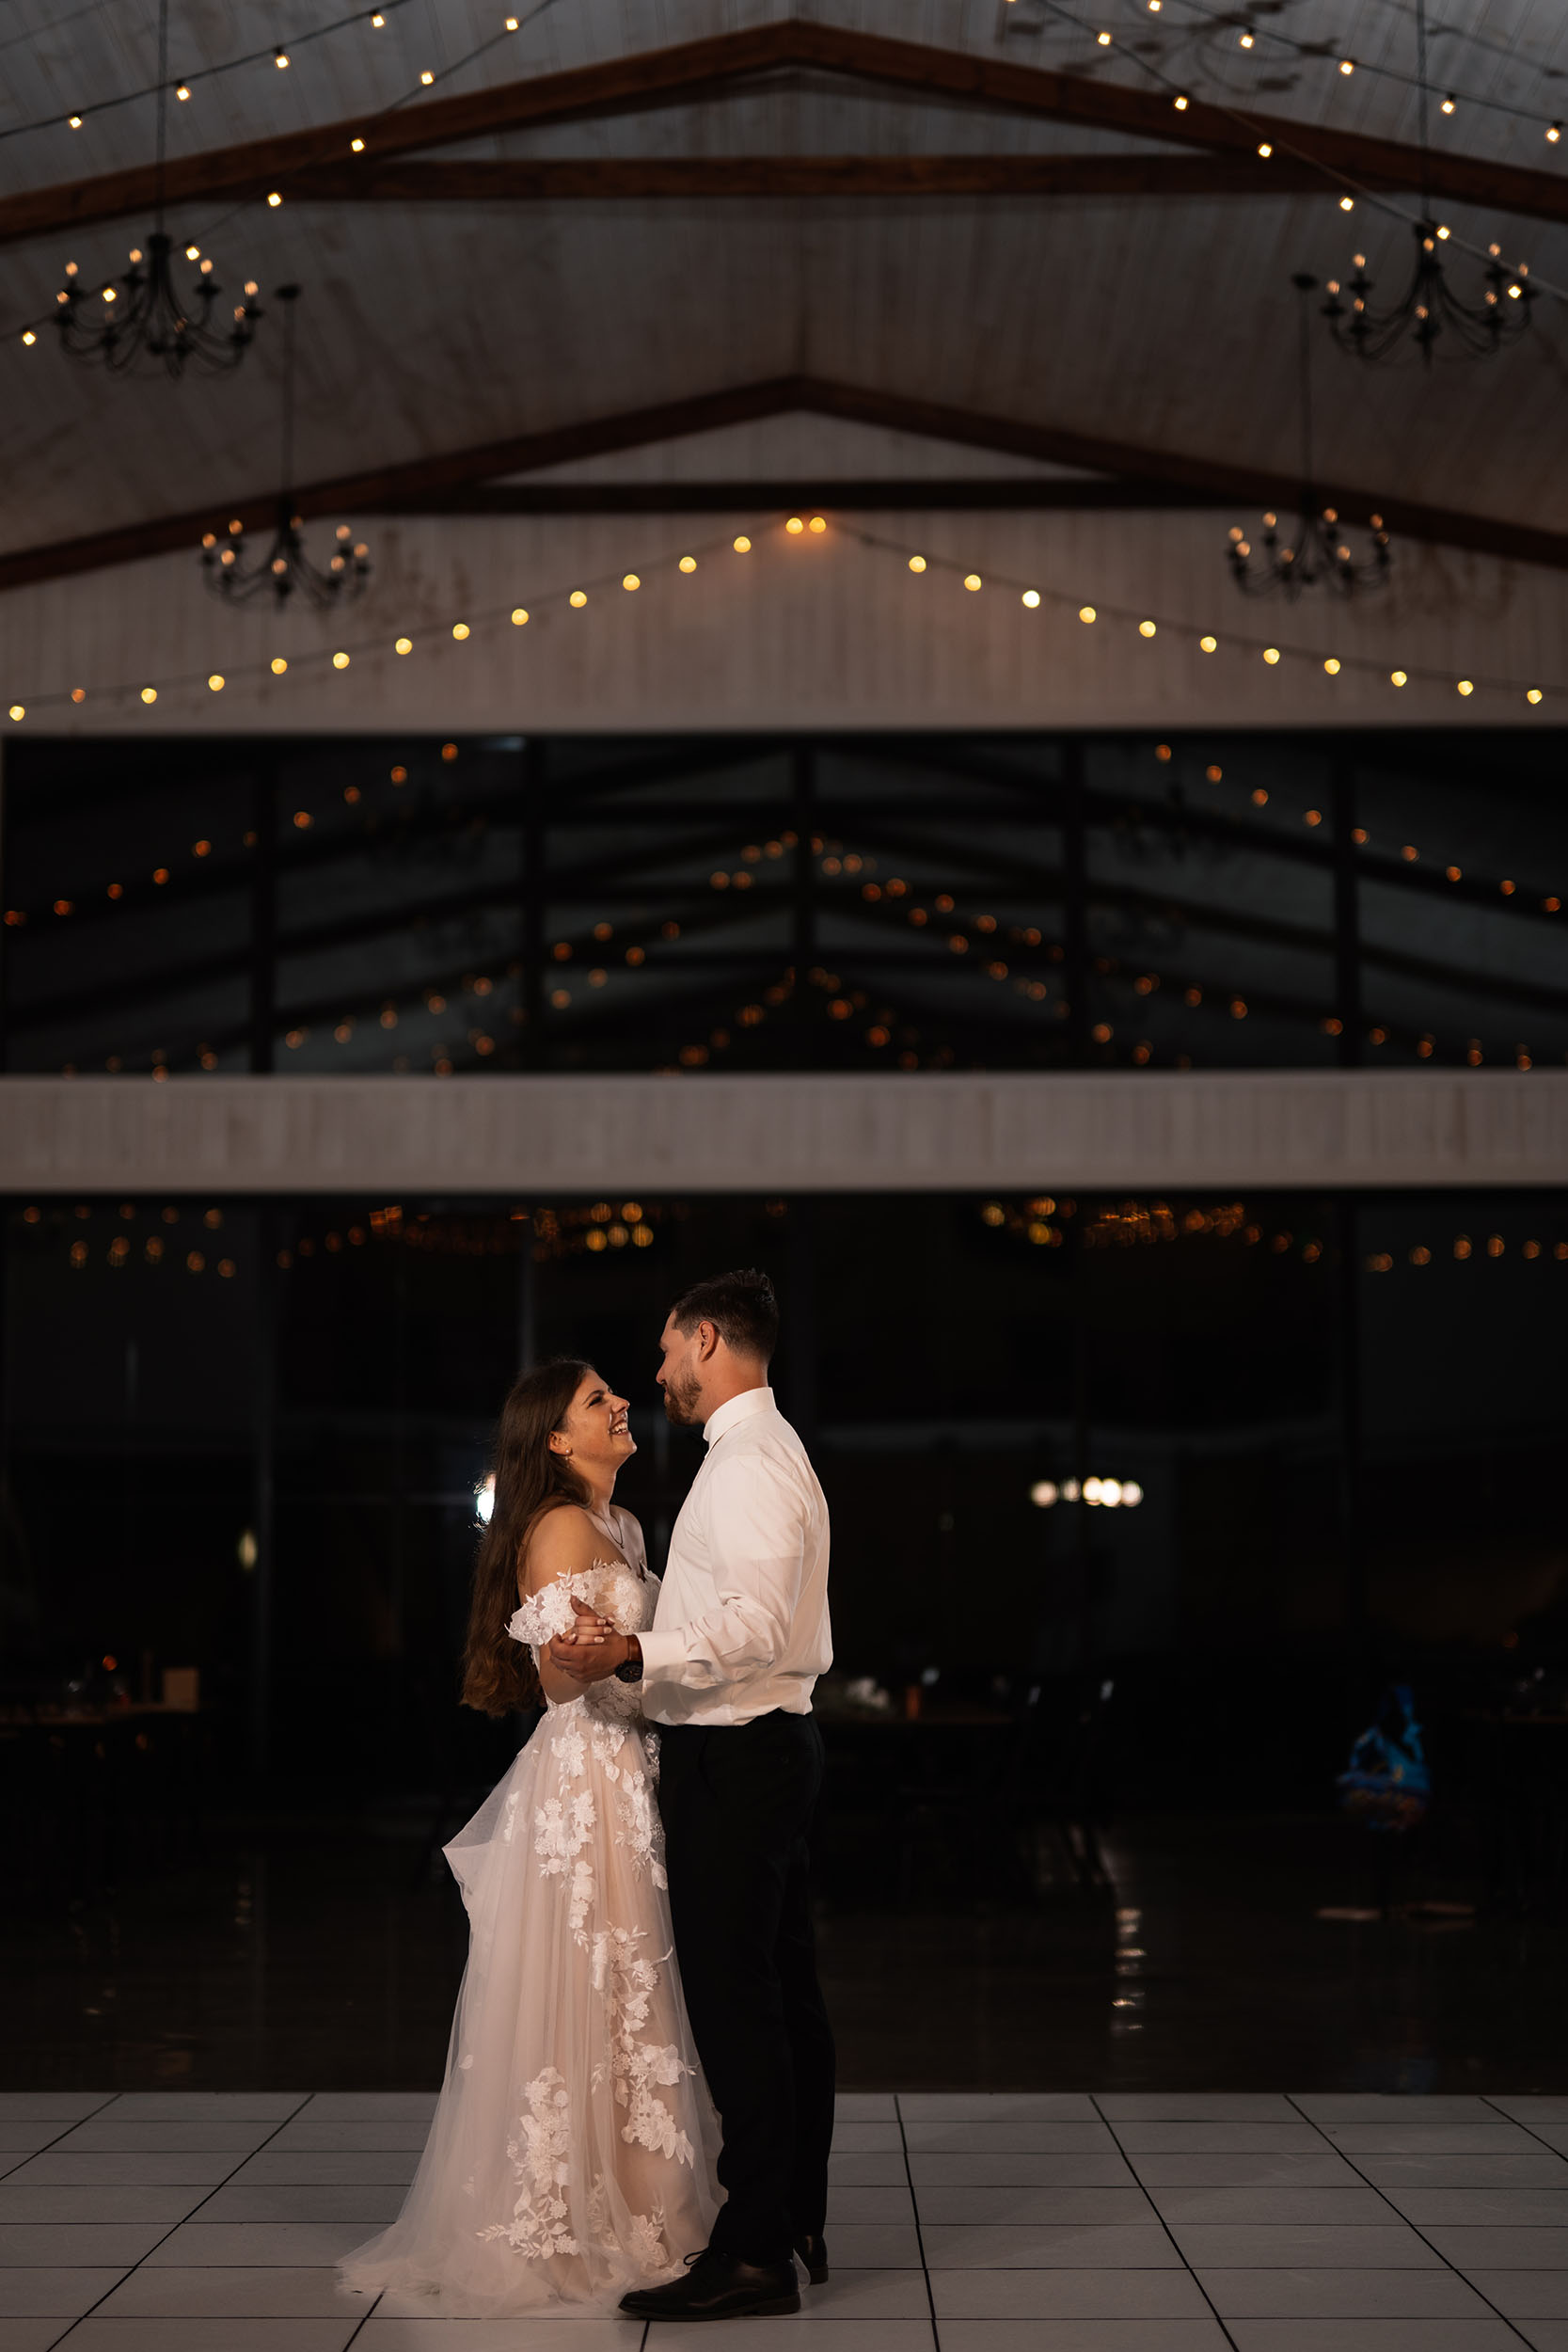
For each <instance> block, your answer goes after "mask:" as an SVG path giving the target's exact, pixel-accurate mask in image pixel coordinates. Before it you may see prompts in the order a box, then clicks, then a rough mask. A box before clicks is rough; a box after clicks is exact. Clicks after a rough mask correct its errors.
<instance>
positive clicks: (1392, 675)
mask: <svg viewBox="0 0 1568 2352" xmlns="http://www.w3.org/2000/svg"><path fill="white" fill-rule="evenodd" d="M1388 683H1389V685H1390V686H1404V685H1407V684H1408V683H1409V680H1408V678H1407V676H1406V675H1405V673H1404V671H1403V670H1390V671H1389V673H1388Z"/></svg>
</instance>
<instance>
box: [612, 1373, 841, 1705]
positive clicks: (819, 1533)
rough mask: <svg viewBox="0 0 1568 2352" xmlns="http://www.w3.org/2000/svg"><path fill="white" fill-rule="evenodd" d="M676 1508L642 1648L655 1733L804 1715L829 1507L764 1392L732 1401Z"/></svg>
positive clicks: (711, 1430)
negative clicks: (778, 1713)
mask: <svg viewBox="0 0 1568 2352" xmlns="http://www.w3.org/2000/svg"><path fill="white" fill-rule="evenodd" d="M703 1436H704V1438H705V1439H706V1441H707V1454H706V1457H705V1460H704V1462H703V1465H702V1468H701V1469H700V1470H698V1472H697V1475H696V1477H695V1478H694V1479H693V1481H692V1484H691V1491H690V1493H689V1495H688V1496H687V1498H686V1501H685V1502H684V1504H683V1505H682V1506H681V1515H680V1517H679V1518H678V1519H677V1520H676V1521H675V1531H674V1534H673V1535H672V1537H671V1538H670V1558H669V1562H668V1564H667V1565H666V1567H665V1570H664V1585H663V1589H662V1591H661V1592H660V1594H659V1597H658V1606H657V1610H656V1611H655V1613H654V1622H653V1625H652V1627H651V1628H650V1629H649V1630H648V1631H647V1632H646V1633H644V1634H642V1635H641V1636H640V1637H639V1638H640V1640H641V1647H642V1682H643V1699H642V1705H643V1709H644V1712H645V1713H646V1714H647V1715H648V1717H649V1719H650V1720H651V1721H652V1722H654V1723H656V1724H745V1723H750V1722H751V1721H752V1717H753V1716H756V1715H766V1714H768V1713H770V1712H771V1711H772V1709H773V1708H782V1709H783V1710H784V1713H785V1714H789V1715H805V1714H809V1713H810V1711H811V1694H812V1688H813V1685H814V1684H815V1683H816V1677H817V1676H818V1675H819V1674H825V1673H826V1672H827V1670H828V1668H829V1667H830V1666H831V1665H832V1658H833V1646H832V1627H831V1625H830V1623H829V1618H828V1505H827V1502H826V1500H825V1498H824V1496H823V1493H822V1489H821V1487H820V1486H818V1485H817V1483H816V1471H815V1470H813V1469H812V1466H811V1462H810V1460H809V1458H808V1456H807V1454H806V1449H805V1447H804V1446H803V1445H802V1444H801V1443H800V1438H798V1437H797V1436H796V1434H795V1432H794V1430H793V1429H792V1428H791V1427H790V1425H789V1423H788V1422H787V1421H785V1419H784V1415H783V1414H782V1413H781V1412H780V1410H779V1408H778V1406H777V1404H776V1403H775V1402H774V1397H773V1391H772V1390H771V1389H745V1390H743V1391H741V1393H740V1395H739V1396H732V1397H731V1398H730V1400H729V1402H728V1404H726V1405H721V1406H720V1407H719V1409H718V1411H717V1412H716V1413H715V1414H714V1415H713V1417H712V1419H711V1420H710V1421H709V1422H707V1424H706V1425H705V1428H704V1431H703Z"/></svg>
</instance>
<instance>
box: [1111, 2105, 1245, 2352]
mask: <svg viewBox="0 0 1568 2352" xmlns="http://www.w3.org/2000/svg"><path fill="white" fill-rule="evenodd" d="M1088 2099H1089V2105H1090V2106H1091V2107H1093V2109H1094V2111H1095V2113H1096V2115H1098V2116H1099V2118H1100V2120H1101V2123H1103V2124H1104V2126H1105V2129H1106V2130H1107V2131H1108V2132H1109V2133H1110V2135H1111V2143H1112V2145H1113V2147H1114V2148H1115V2149H1116V2152H1117V2155H1118V2156H1119V2157H1120V2158H1121V2160H1122V2162H1123V2164H1124V2165H1126V2167H1127V2169H1128V2170H1129V2172H1131V2173H1132V2178H1133V2179H1134V2180H1135V2181H1138V2173H1137V2168H1136V2166H1135V2165H1134V2164H1133V2163H1132V2153H1131V2152H1130V2151H1129V2150H1128V2149H1126V2148H1124V2147H1123V2146H1122V2144H1121V2138H1120V2136H1119V2134H1118V2133H1117V2127H1116V2125H1115V2124H1114V2123H1113V2122H1112V2121H1111V2119H1110V2117H1109V2116H1108V2115H1107V2114H1106V2112H1105V2110H1104V2108H1103V2107H1102V2106H1101V2104H1100V2102H1099V2100H1098V2099H1097V2098H1096V2097H1095V2095H1094V2093H1093V2091H1092V2090H1091V2091H1090V2092H1089V2094H1088ZM1128 2121H1129V2122H1131V2121H1132V2118H1131V2117H1129V2118H1128ZM1138 2186H1139V2188H1140V2189H1142V2190H1143V2194H1144V2195H1145V2196H1146V2197H1148V2202H1149V2206H1150V2208H1151V2210H1152V2211H1153V2214H1154V2217H1155V2218H1156V2220H1157V2221H1158V2222H1159V2224H1160V2227H1161V2229H1162V2230H1164V2233H1165V2235H1166V2237H1168V2238H1169V2240H1170V2242H1171V2246H1172V2248H1173V2249H1174V2250H1175V2252H1176V2254H1177V2257H1178V2259H1179V2260H1180V2265H1181V2267H1182V2270H1183V2271H1184V2272H1185V2274H1186V2276H1187V2277H1188V2278H1189V2279H1190V2280H1192V2282H1193V2284H1194V2286H1196V2289H1197V2291H1198V2293H1199V2295H1201V2296H1202V2297H1203V2299H1204V2301H1205V2302H1206V2303H1207V2304H1208V2306H1209V2309H1210V2311H1211V2312H1212V2313H1213V2319H1214V2325H1215V2327H1216V2328H1218V2329H1219V2331H1220V2333H1221V2335H1222V2336H1223V2337H1224V2338H1225V2340H1226V2342H1227V2344H1229V2346H1230V2352H1237V2344H1236V2339H1235V2337H1234V2336H1233V2335H1232V2334H1231V2332H1230V2330H1229V2328H1227V2326H1226V2324H1225V2320H1224V2318H1223V2317H1222V2315H1221V2313H1220V2311H1219V2307H1218V2306H1217V2304H1216V2303H1215V2301H1214V2298H1213V2296H1212V2295H1211V2294H1210V2292H1209V2290H1208V2288H1207V2287H1206V2286H1205V2285H1204V2283H1203V2281H1202V2280H1201V2279H1200V2278H1199V2277H1198V2275H1197V2272H1196V2270H1195V2269H1194V2268H1193V2266H1192V2264H1191V2263H1190V2262H1189V2261H1188V2260H1187V2257H1186V2255H1185V2254H1184V2253H1183V2252H1182V2250H1181V2247H1180V2243H1179V2242H1178V2239H1177V2235H1176V2233H1175V2231H1174V2230H1173V2229H1172V2228H1171V2226H1170V2223H1169V2222H1168V2221H1167V2220H1166V2219H1165V2217H1164V2214H1163V2213H1162V2212H1161V2211H1160V2208H1159V2206H1158V2205H1156V2204H1155V2202H1154V2200H1153V2198H1152V2197H1149V2196H1148V2189H1147V2188H1145V2187H1144V2185H1143V2183H1142V2181H1138Z"/></svg>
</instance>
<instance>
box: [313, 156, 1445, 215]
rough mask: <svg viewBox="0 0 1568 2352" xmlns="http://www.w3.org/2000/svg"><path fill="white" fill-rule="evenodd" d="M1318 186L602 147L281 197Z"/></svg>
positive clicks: (391, 166) (1223, 173)
mask: <svg viewBox="0 0 1568 2352" xmlns="http://www.w3.org/2000/svg"><path fill="white" fill-rule="evenodd" d="M1366 184H1368V185H1372V184H1374V183H1372V182H1371V181H1370V180H1369V181H1368V182H1367V183H1366ZM1375 184H1376V185H1377V186H1378V187H1380V188H1383V187H1388V188H1393V187H1398V186H1408V185H1412V184H1414V183H1413V182H1412V181H1411V180H1410V179H1408V178H1407V179H1406V180H1404V181H1402V182H1397V181H1386V182H1385V181H1382V180H1379V181H1378V182H1376V183H1375ZM1322 186H1323V174H1322V172H1321V171H1318V170H1317V169H1315V168H1314V167H1312V166H1310V165H1307V164H1298V163H1292V162H1291V161H1289V160H1288V159H1281V160H1280V161H1279V162H1277V163H1263V162H1262V161H1260V160H1259V157H1258V156H1257V155H1254V154H1251V153H1248V154H1245V155H1160V154H1144V155H978V154H976V155H677V156H641V155H635V156H625V155H612V156H580V157H579V156H562V157H554V156H552V157H548V158H542V159H538V160H536V159H534V158H533V157H525V158H520V159H519V158H507V159H505V160H503V161H501V162H483V161H477V160H476V161H474V162H464V161H457V162H446V161H442V162H438V163H420V162H409V161H404V160H401V159H400V160H397V161H393V162H390V163H371V164H369V165H368V166H364V167H361V166H359V165H356V164H354V163H348V164H329V165H322V166H317V167H313V168H311V169H309V170H304V171H299V172H296V173H294V175H293V178H292V179H291V180H290V183H289V193H290V195H291V196H293V197H294V198H296V199H299V200H300V201H302V202H305V203H311V204H526V203H543V204H549V203H557V202H565V203H569V202H571V201H572V200H573V199H575V198H591V199H598V200H599V201H601V202H610V203H615V202H623V203H626V202H638V203H641V202H646V201H648V200H649V199H654V200H656V201H657V199H662V198H669V197H685V198H695V199H699V200H701V199H715V198H720V199H721V198H728V199H732V200H733V199H746V198H778V197H806V198H811V197H824V198H843V197H932V196H937V197H996V196H1002V197H1031V196H1037V197H1061V196H1072V197H1104V196H1163V197H1192V196H1196V197H1203V196H1211V197H1212V196H1252V197H1256V196H1299V195H1303V194H1308V195H1309V194H1311V193H1313V192H1314V191H1316V190H1319V189H1321V188H1322Z"/></svg>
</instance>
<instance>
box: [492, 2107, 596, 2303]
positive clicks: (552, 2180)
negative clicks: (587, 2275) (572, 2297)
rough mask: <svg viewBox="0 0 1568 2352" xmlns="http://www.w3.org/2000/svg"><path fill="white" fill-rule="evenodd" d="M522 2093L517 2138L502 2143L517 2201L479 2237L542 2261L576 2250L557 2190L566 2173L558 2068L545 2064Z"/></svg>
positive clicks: (567, 2132)
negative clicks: (525, 2110)
mask: <svg viewBox="0 0 1568 2352" xmlns="http://www.w3.org/2000/svg"><path fill="white" fill-rule="evenodd" d="M523 2095H524V2097H525V2098H526V2099H527V2101H528V2107H529V2111H528V2113H527V2114H526V2115H525V2116H523V2117H522V2118H521V2120H520V2127H519V2130H518V2135H517V2137H516V2138H515V2139H509V2140H508V2141H507V2143H506V2153H507V2155H508V2157H509V2159H510V2160H511V2165H512V2169H513V2172H514V2174H515V2178H516V2180H517V2183H518V2196H517V2201H516V2203H515V2205H514V2206H513V2208H512V2218H511V2220H510V2221H492V2222H491V2224H490V2226H489V2228H488V2229H485V2230H481V2231H480V2232H479V2235H480V2236H481V2237H482V2238H498V2237H503V2238H505V2240H506V2242H507V2244H508V2245H509V2246H515V2248H516V2249H517V2251H518V2253H519V2254H523V2255H526V2257H527V2258H528V2260H529V2261H530V2262H546V2261H547V2260H548V2259H549V2257H550V2256H551V2255H552V2254H576V2253H578V2252H580V2251H581V2249H580V2248H579V2246H578V2241H577V2239H576V2238H575V2237H574V2236H573V2234H572V2220H571V2209H570V2207H569V2206H568V2204H567V2202H566V2200H565V2198H564V2197H563V2196H562V2190H563V2189H564V2188H565V2187H566V2186H567V2185H568V2184H569V2182H570V2180H571V2177H572V2170H571V2164H570V2161H569V2158H570V2155H571V2128H570V2125H569V2123H568V2122H567V2117H566V2109H567V2106H568V2099H567V2092H566V2083H565V2077H564V2076H563V2075H562V2073H561V2072H560V2069H559V2068H557V2067H554V2066H546V2069H545V2071H544V2073H543V2074H537V2075H535V2077H534V2079H533V2081H532V2082H531V2083H530V2084H529V2087H528V2089H527V2090H526V2091H525V2092H524V2094H523Z"/></svg>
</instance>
